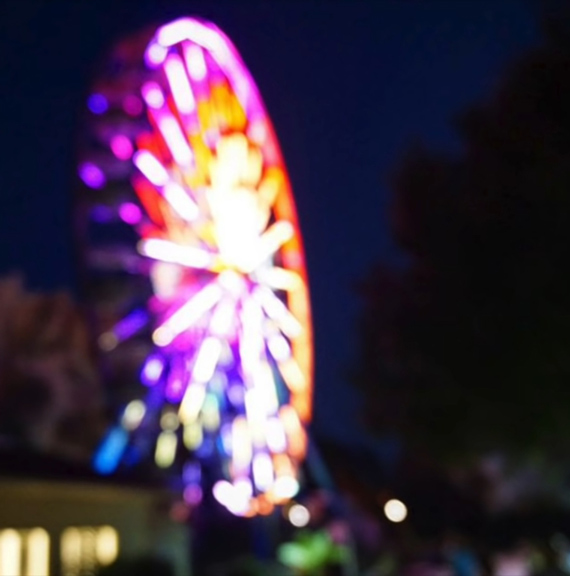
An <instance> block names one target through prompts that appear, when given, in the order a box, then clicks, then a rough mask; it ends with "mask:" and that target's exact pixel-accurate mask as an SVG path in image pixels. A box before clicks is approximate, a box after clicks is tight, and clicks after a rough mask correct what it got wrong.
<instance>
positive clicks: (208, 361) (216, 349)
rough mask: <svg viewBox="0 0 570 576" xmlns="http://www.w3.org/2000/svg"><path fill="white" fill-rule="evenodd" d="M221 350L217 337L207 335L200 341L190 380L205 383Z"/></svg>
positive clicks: (211, 373) (212, 372)
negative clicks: (207, 336)
mask: <svg viewBox="0 0 570 576" xmlns="http://www.w3.org/2000/svg"><path fill="white" fill-rule="evenodd" d="M221 352H222V343H221V342H220V340H219V339H218V338H213V337H209V338H206V339H205V340H204V341H203V342H202V345H201V346H200V350H199V351H198V355H197V357H196V362H195V364H194V369H193V370H192V380H193V381H194V382H200V383H205V382H208V381H209V380H210V378H211V377H212V375H213V374H214V370H215V369H216V365H217V363H218V360H219V358H220V354H221Z"/></svg>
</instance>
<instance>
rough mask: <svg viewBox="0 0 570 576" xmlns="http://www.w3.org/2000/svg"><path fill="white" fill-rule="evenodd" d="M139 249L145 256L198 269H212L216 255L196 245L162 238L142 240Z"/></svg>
mask: <svg viewBox="0 0 570 576" xmlns="http://www.w3.org/2000/svg"><path fill="white" fill-rule="evenodd" d="M138 251H139V253H140V254H142V255H143V256H147V257H148V258H152V259H153V260H159V261H161V262H168V263H170V264H179V265H180V266H185V267H187V268H195V269H198V270H208V269H211V268H212V266H213V265H214V262H215V258H214V255H213V254H211V253H210V252H207V251H206V250H201V249H200V248H195V247H194V246H184V245H182V244H177V243H175V242H171V241H170V240H163V239H162V238H149V239H147V240H141V241H140V242H139V244H138Z"/></svg>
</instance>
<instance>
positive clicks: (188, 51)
mask: <svg viewBox="0 0 570 576" xmlns="http://www.w3.org/2000/svg"><path fill="white" fill-rule="evenodd" d="M184 59H185V60H186V68H187V69H188V73H189V74H190V78H192V80H196V81H197V82H199V81H200V80H203V79H204V78H205V77H206V74H207V73H208V69H207V68H206V60H205V59H204V53H203V52H202V49H201V48H200V46H197V45H196V44H187V45H186V46H185V47H184Z"/></svg>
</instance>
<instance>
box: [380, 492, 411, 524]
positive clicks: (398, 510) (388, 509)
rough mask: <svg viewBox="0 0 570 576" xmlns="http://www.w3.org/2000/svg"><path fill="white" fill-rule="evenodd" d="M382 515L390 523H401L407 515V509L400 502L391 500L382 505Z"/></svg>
mask: <svg viewBox="0 0 570 576" xmlns="http://www.w3.org/2000/svg"><path fill="white" fill-rule="evenodd" d="M384 514H385V515H386V518H388V520H390V522H402V521H403V520H405V519H406V516H407V515H408V509H407V508H406V505H405V504H404V503H403V502H402V501H400V500H396V499H395V498H393V499H392V500H388V502H386V504H384Z"/></svg>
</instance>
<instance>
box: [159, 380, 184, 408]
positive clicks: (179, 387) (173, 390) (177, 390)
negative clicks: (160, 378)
mask: <svg viewBox="0 0 570 576" xmlns="http://www.w3.org/2000/svg"><path fill="white" fill-rule="evenodd" d="M184 391H185V386H184V383H183V381H182V378H181V377H180V376H176V377H174V378H172V377H171V378H170V379H169V380H168V384H167V385H166V390H165V391H164V395H165V396H166V398H167V399H168V400H169V401H170V402H180V400H182V397H183V396H184Z"/></svg>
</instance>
